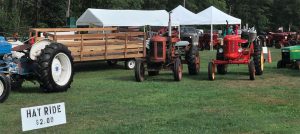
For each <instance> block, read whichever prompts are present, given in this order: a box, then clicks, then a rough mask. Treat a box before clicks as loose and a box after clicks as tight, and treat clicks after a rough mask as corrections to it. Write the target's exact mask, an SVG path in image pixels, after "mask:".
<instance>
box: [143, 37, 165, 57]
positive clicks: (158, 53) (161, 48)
mask: <svg viewBox="0 0 300 134" xmlns="http://www.w3.org/2000/svg"><path fill="white" fill-rule="evenodd" d="M166 43H167V38H166V37H161V36H154V37H152V38H151V41H150V46H149V51H148V52H149V57H148V58H149V60H150V61H151V62H165V61H166V48H167V44H166Z"/></svg>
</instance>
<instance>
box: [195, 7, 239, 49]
mask: <svg viewBox="0 0 300 134" xmlns="http://www.w3.org/2000/svg"><path fill="white" fill-rule="evenodd" d="M197 15H198V16H199V18H200V19H202V20H203V21H202V23H201V25H210V28H211V29H210V35H211V36H210V50H213V44H212V42H213V25H222V24H227V22H226V21H228V24H241V19H238V18H235V17H233V16H230V15H228V14H226V13H224V12H222V11H221V10H219V9H217V8H215V7H214V6H210V7H209V8H207V9H205V10H203V11H201V12H199V13H198V14H197Z"/></svg>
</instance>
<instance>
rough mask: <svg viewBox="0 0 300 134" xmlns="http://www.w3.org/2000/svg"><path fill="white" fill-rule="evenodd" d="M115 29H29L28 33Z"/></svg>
mask: <svg viewBox="0 0 300 134" xmlns="http://www.w3.org/2000/svg"><path fill="white" fill-rule="evenodd" d="M116 30H117V28H115V27H114V28H31V29H29V31H30V32H70V31H78V32H81V31H116Z"/></svg>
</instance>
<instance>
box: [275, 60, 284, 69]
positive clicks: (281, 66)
mask: <svg viewBox="0 0 300 134" xmlns="http://www.w3.org/2000/svg"><path fill="white" fill-rule="evenodd" d="M284 67H285V65H284V63H283V62H282V60H279V61H278V62H277V68H284Z"/></svg>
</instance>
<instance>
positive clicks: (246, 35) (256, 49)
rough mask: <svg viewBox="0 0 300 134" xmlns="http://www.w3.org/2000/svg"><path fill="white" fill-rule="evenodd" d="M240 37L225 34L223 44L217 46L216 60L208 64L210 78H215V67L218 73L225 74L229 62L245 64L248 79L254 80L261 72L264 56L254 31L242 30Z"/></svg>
mask: <svg viewBox="0 0 300 134" xmlns="http://www.w3.org/2000/svg"><path fill="white" fill-rule="evenodd" d="M242 37H243V39H242V38H241V37H240V36H238V35H227V36H225V38H224V45H223V46H219V48H218V50H217V56H216V60H212V61H210V62H209V64H208V78H209V79H210V80H214V79H215V72H216V71H215V70H216V69H217V73H218V74H226V73H227V67H228V65H229V64H238V65H239V64H247V65H248V68H249V76H250V80H254V79H255V75H262V74H263V69H264V57H263V53H262V45H261V44H260V41H258V38H257V34H256V31H255V30H250V31H246V32H243V33H242ZM247 39H248V40H247ZM251 58H252V60H251Z"/></svg>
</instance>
